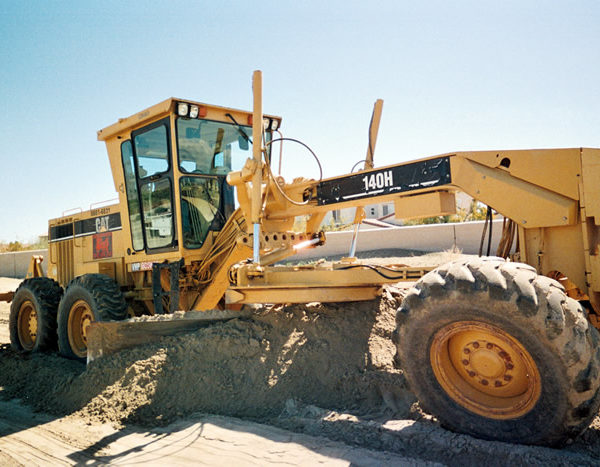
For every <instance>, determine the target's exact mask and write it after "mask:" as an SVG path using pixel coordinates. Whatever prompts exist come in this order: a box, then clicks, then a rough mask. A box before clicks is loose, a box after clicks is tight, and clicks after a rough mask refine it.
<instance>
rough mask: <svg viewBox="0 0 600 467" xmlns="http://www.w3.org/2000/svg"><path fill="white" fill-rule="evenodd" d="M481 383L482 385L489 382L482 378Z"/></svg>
mask: <svg viewBox="0 0 600 467" xmlns="http://www.w3.org/2000/svg"><path fill="white" fill-rule="evenodd" d="M481 384H483V385H484V386H487V385H488V384H489V383H488V380H487V379H482V380H481Z"/></svg>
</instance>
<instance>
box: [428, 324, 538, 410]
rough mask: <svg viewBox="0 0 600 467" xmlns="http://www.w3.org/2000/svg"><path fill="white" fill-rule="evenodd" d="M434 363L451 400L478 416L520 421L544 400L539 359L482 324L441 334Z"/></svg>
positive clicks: (456, 326)
mask: <svg viewBox="0 0 600 467" xmlns="http://www.w3.org/2000/svg"><path fill="white" fill-rule="evenodd" d="M429 357H430V361H431V366H432V368H433V372H434V374H435V377H436V378H437V380H438V382H439V383H440V385H441V386H442V388H443V389H444V391H445V392H446V393H447V394H448V396H450V397H451V398H452V399H453V400H454V401H455V402H457V403H458V404H459V405H461V406H463V407H464V408H465V409H467V410H470V411H471V412H474V413H476V414H478V415H482V416H484V417H487V418H494V419H498V420H506V419H510V418H516V417H520V416H521V415H524V414H526V413H527V412H529V411H530V410H531V409H532V408H533V407H534V406H535V404H536V402H537V401H538V399H539V397H540V393H541V389H542V384H541V379H540V374H539V371H538V369H537V366H536V364H535V362H534V361H533V358H531V355H529V352H527V350H525V348H524V347H523V345H522V344H521V343H520V342H519V341H517V340H516V339H515V338H514V337H512V336H510V335H509V334H507V333H505V332H504V331H502V330H501V329H499V328H497V327H495V326H491V325H489V324H485V323H481V322H476V321H460V322H456V323H452V324H449V325H447V326H445V327H444V328H442V329H441V330H439V331H438V332H437V333H436V334H435V336H434V338H433V342H432V344H431V348H430V353H429Z"/></svg>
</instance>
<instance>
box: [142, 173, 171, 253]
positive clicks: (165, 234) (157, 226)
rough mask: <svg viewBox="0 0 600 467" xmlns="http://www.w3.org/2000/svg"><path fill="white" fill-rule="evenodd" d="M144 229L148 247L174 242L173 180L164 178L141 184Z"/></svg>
mask: <svg viewBox="0 0 600 467" xmlns="http://www.w3.org/2000/svg"><path fill="white" fill-rule="evenodd" d="M141 195H142V209H143V210H144V230H145V232H146V242H147V246H148V248H161V247H166V246H169V245H171V243H173V209H172V206H171V181H170V180H169V179H168V178H162V179H160V180H157V181H155V182H148V183H144V184H143V185H141Z"/></svg>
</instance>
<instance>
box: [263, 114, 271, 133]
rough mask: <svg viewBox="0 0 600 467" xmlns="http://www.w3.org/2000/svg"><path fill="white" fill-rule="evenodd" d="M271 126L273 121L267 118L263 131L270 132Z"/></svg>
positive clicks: (264, 121) (264, 119)
mask: <svg viewBox="0 0 600 467" xmlns="http://www.w3.org/2000/svg"><path fill="white" fill-rule="evenodd" d="M270 126H271V119H270V118H266V117H265V118H263V130H264V131H268V130H269V127H270Z"/></svg>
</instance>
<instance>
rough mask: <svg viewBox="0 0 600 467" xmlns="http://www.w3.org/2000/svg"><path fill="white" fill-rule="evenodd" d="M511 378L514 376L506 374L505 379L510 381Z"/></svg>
mask: <svg viewBox="0 0 600 467" xmlns="http://www.w3.org/2000/svg"><path fill="white" fill-rule="evenodd" d="M511 379H512V376H510V375H504V381H510V380H511Z"/></svg>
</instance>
